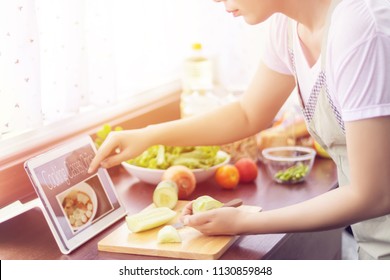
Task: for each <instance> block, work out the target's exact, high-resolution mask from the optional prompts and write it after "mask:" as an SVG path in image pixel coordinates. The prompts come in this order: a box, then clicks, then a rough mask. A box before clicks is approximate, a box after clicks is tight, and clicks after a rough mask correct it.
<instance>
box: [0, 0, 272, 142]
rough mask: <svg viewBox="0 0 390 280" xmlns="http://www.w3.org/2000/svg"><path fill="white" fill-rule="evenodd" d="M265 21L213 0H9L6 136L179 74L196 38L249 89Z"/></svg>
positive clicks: (0, 42) (1, 62)
mask: <svg viewBox="0 0 390 280" xmlns="http://www.w3.org/2000/svg"><path fill="white" fill-rule="evenodd" d="M263 30H264V28H261V27H249V26H247V25H246V24H244V23H243V22H242V21H241V20H237V19H233V18H232V17H231V15H229V14H227V13H225V12H224V7H223V5H221V4H220V3H219V4H217V3H214V1H211V0H158V1H157V0H1V1H0V137H1V135H3V137H8V138H9V137H10V136H12V135H14V134H20V133H21V132H23V131H25V130H28V129H29V130H31V129H35V128H39V127H40V126H42V125H45V124H47V123H53V122H55V121H57V120H62V119H64V118H67V117H69V116H74V115H76V114H80V113H81V112H82V111H83V109H84V108H86V107H89V108H99V107H101V106H110V105H111V104H115V103H116V102H118V101H120V100H122V99H123V98H126V97H128V96H134V95H136V94H140V93H142V92H143V91H145V90H147V89H150V88H153V87H156V86H158V85H161V84H164V83H167V82H169V81H172V80H175V79H176V80H177V79H178V78H179V77H180V71H181V63H182V61H183V59H184V57H185V56H186V55H187V54H188V53H189V49H190V45H191V44H192V43H193V42H201V43H202V44H203V45H204V46H205V48H206V51H207V52H208V53H209V54H210V55H212V56H213V57H214V58H215V61H216V64H217V76H218V79H219V80H220V82H221V83H222V84H225V86H226V87H230V88H243V87H245V86H246V84H247V83H248V81H249V78H250V76H251V75H252V73H253V72H254V68H255V67H256V64H257V58H258V56H259V54H260V53H261V47H262V34H263ZM0 141H1V140H0Z"/></svg>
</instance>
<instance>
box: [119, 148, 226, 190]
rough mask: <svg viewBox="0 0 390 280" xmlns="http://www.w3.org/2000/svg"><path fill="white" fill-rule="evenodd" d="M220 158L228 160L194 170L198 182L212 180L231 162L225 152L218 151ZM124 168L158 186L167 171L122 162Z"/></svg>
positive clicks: (144, 180) (140, 178) (142, 179)
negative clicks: (221, 168)
mask: <svg viewBox="0 0 390 280" xmlns="http://www.w3.org/2000/svg"><path fill="white" fill-rule="evenodd" d="M217 156H218V157H226V160H224V161H223V162H221V163H220V164H217V165H214V166H211V167H210V168H207V169H193V170H192V172H193V173H194V175H195V178H196V182H197V183H201V182H203V181H206V180H207V179H209V178H211V177H212V176H213V175H214V173H215V171H216V170H217V169H218V167H220V166H222V165H225V164H227V163H228V162H229V161H230V156H229V154H227V153H225V152H223V151H218V154H217ZM122 166H123V167H124V168H125V169H126V170H127V171H128V172H129V173H130V174H131V175H133V176H134V177H137V178H138V179H139V180H141V181H143V182H146V183H149V184H153V185H157V184H158V183H159V182H160V181H161V178H162V175H163V174H164V172H165V170H164V169H150V168H144V167H139V166H135V165H132V164H130V163H127V162H125V161H124V162H122Z"/></svg>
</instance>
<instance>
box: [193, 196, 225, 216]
mask: <svg viewBox="0 0 390 280" xmlns="http://www.w3.org/2000/svg"><path fill="white" fill-rule="evenodd" d="M222 206H223V203H222V202H220V201H218V200H216V199H214V198H212V197H211V196H208V195H203V196H200V197H198V198H197V199H195V200H194V202H193V203H192V212H193V213H194V214H196V213H199V212H205V211H208V210H211V209H216V208H220V207H222Z"/></svg>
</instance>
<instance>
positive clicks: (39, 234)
mask: <svg viewBox="0 0 390 280" xmlns="http://www.w3.org/2000/svg"><path fill="white" fill-rule="evenodd" d="M109 173H110V175H111V178H112V180H113V182H114V184H115V187H116V189H117V192H118V194H119V196H120V198H121V199H122V200H123V203H124V205H125V207H126V209H127V211H128V213H129V214H132V213H136V212H138V211H140V210H142V209H143V208H145V207H147V206H148V205H150V203H151V199H152V193H153V190H154V187H155V186H154V185H150V184H146V183H143V182H140V181H139V180H138V179H136V178H134V177H132V176H131V175H129V174H128V173H127V172H126V171H125V170H124V169H123V168H122V167H120V166H119V167H115V168H113V169H111V170H109ZM336 186H337V173H336V167H335V165H334V163H333V162H332V161H331V160H328V159H321V158H317V159H316V161H315V163H314V166H313V170H312V172H311V173H310V175H309V176H308V178H307V180H306V181H305V182H303V183H300V184H296V185H280V184H276V183H274V182H273V181H272V180H271V179H270V178H269V176H268V174H267V173H266V171H265V168H264V166H262V164H261V163H259V175H258V177H257V179H256V181H255V182H253V183H250V184H241V185H239V186H238V187H237V188H236V189H235V190H223V189H221V188H220V187H219V186H218V185H216V183H215V182H214V181H213V179H210V180H208V181H206V182H203V183H200V184H198V185H197V188H196V190H195V192H194V193H193V194H192V196H191V197H190V199H194V198H196V197H198V196H200V195H204V194H208V195H211V196H213V197H215V198H216V199H219V200H221V201H228V200H230V199H232V198H235V197H240V198H242V199H243V201H244V204H247V205H257V206H261V207H262V208H263V210H264V211H266V210H271V209H275V208H280V207H283V206H287V205H292V204H294V203H298V202H301V201H304V200H307V199H310V198H312V197H315V196H317V195H320V194H322V193H325V192H327V191H329V190H331V189H332V188H335V187H336ZM122 223H123V220H121V221H118V222H117V223H115V224H114V225H112V226H110V227H109V228H107V229H106V230H104V231H103V232H101V233H100V234H98V235H97V236H95V237H94V238H92V239H91V240H89V241H88V242H87V243H85V244H84V245H82V246H81V247H80V248H78V249H76V250H75V251H73V252H72V253H70V254H69V255H63V254H62V253H61V252H60V250H59V249H58V247H57V244H56V242H55V240H54V237H53V236H52V234H51V231H50V229H49V226H48V225H47V223H46V220H45V218H44V216H43V214H42V212H41V210H40V209H38V208H34V209H32V210H30V211H28V212H26V213H23V214H21V215H19V216H17V217H15V218H13V219H11V220H8V221H5V222H3V223H1V224H0V259H3V260H6V259H40V260H46V259H76V260H77V259H91V260H92V259H145V260H151V259H163V258H159V257H151V256H143V255H132V254H119V253H109V252H102V251H98V249H97V243H98V242H99V241H100V240H101V239H102V238H103V237H105V236H107V235H108V234H109V233H111V232H112V231H114V230H115V229H117V228H118V227H119V226H120V225H121V224H122ZM341 232H342V229H335V230H330V231H323V232H306V233H289V234H266V235H247V236H241V237H239V238H238V239H237V240H236V241H235V242H234V243H233V244H232V245H231V247H230V248H229V249H228V250H227V251H226V252H225V253H224V254H223V255H222V256H221V259H239V260H240V259H241V260H243V259H339V258H340V257H341Z"/></svg>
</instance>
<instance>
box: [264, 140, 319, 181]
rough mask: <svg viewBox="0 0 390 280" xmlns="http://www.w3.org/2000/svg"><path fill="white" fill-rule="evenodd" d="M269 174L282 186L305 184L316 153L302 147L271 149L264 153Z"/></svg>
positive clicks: (265, 150)
mask: <svg viewBox="0 0 390 280" xmlns="http://www.w3.org/2000/svg"><path fill="white" fill-rule="evenodd" d="M262 156H263V162H264V164H265V166H266V170H267V172H268V174H269V175H270V176H271V177H272V179H273V180H274V181H275V182H277V183H280V184H296V183H300V182H303V181H304V180H305V179H306V178H307V176H308V175H309V174H310V171H311V169H312V166H313V163H314V160H315V156H316V151H315V150H314V149H312V148H307V147H301V146H285V147H271V148H266V149H264V150H263V151H262Z"/></svg>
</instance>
